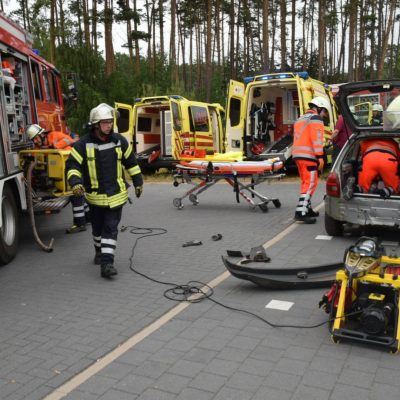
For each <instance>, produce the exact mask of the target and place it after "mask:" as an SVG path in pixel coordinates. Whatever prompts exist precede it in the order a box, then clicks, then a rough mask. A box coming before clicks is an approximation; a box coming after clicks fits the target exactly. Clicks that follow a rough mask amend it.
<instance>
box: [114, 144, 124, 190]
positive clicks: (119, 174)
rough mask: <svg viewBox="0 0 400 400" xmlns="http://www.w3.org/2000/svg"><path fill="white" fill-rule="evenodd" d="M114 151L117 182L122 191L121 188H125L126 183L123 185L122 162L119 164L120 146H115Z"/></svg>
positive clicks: (120, 157) (120, 156) (120, 158)
mask: <svg viewBox="0 0 400 400" xmlns="http://www.w3.org/2000/svg"><path fill="white" fill-rule="evenodd" d="M115 151H116V153H117V182H118V186H119V188H120V189H121V192H122V191H123V190H125V189H126V185H125V182H124V178H123V175H122V164H121V160H122V150H121V147H116V148H115Z"/></svg>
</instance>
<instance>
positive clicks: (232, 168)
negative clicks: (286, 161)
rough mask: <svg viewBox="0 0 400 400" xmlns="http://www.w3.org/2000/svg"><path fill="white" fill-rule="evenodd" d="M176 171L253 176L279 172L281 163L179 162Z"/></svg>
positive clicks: (276, 161) (274, 161)
mask: <svg viewBox="0 0 400 400" xmlns="http://www.w3.org/2000/svg"><path fill="white" fill-rule="evenodd" d="M176 167H177V169H178V170H186V171H197V172H203V171H204V172H207V173H211V174H215V175H255V174H265V173H273V172H277V171H280V170H281V169H282V168H283V161H281V160H279V159H272V160H265V161H237V162H229V161H215V162H209V161H188V162H187V161H181V162H180V163H179V164H178V165H177V166H176Z"/></svg>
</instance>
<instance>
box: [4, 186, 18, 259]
mask: <svg viewBox="0 0 400 400" xmlns="http://www.w3.org/2000/svg"><path fill="white" fill-rule="evenodd" d="M1 215H2V219H3V225H2V227H1V228H0V265H5V264H8V263H9V262H10V261H11V260H12V259H13V258H14V257H15V256H16V254H17V249H18V242H19V215H18V208H17V203H16V200H15V195H14V193H13V191H12V190H11V188H10V187H9V186H5V187H4V190H3V194H2V198H1Z"/></svg>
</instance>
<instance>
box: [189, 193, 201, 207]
mask: <svg viewBox="0 0 400 400" xmlns="http://www.w3.org/2000/svg"><path fill="white" fill-rule="evenodd" d="M189 201H190V202H192V203H193V204H194V205H195V206H197V204H199V202H198V200H197V196H196V195H195V194H193V193H192V194H190V195H189Z"/></svg>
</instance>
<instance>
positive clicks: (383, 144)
mask: <svg viewBox="0 0 400 400" xmlns="http://www.w3.org/2000/svg"><path fill="white" fill-rule="evenodd" d="M360 148H361V157H362V158H361V161H362V167H361V171H360V172H359V174H358V187H359V189H360V191H361V192H362V193H368V192H369V190H370V187H371V184H372V182H373V181H374V179H375V178H376V177H378V176H379V177H380V178H381V179H382V180H383V182H384V184H385V187H384V188H383V189H379V190H378V192H377V193H378V194H380V195H381V196H382V197H389V196H390V195H392V194H393V193H398V191H399V185H400V178H399V175H398V165H399V157H400V150H399V145H398V143H397V142H396V141H395V140H394V139H391V138H387V139H381V138H376V139H366V140H363V141H362V142H361V145H360Z"/></svg>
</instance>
